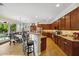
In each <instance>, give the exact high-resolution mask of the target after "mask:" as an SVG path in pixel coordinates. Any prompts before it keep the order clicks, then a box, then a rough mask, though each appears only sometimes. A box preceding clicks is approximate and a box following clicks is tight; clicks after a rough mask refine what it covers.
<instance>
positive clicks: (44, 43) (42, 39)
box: [41, 36, 46, 52]
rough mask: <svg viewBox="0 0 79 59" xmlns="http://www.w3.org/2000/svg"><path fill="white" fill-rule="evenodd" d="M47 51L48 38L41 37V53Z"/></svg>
mask: <svg viewBox="0 0 79 59" xmlns="http://www.w3.org/2000/svg"><path fill="white" fill-rule="evenodd" d="M44 50H46V36H45V37H41V52H42V51H44Z"/></svg>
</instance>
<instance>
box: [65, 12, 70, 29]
mask: <svg viewBox="0 0 79 59" xmlns="http://www.w3.org/2000/svg"><path fill="white" fill-rule="evenodd" d="M70 21H71V20H70V13H69V14H67V15H65V29H66V30H69V29H71V28H70V24H71V22H70Z"/></svg>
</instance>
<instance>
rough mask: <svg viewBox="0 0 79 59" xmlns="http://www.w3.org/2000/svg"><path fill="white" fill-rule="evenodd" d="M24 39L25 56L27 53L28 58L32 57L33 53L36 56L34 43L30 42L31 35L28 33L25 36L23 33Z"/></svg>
mask: <svg viewBox="0 0 79 59" xmlns="http://www.w3.org/2000/svg"><path fill="white" fill-rule="evenodd" d="M22 37H23V44H24V48H23V50H24V54H25V52H27V55H28V56H29V55H30V53H33V55H35V51H34V50H35V49H34V41H33V40H29V34H28V33H27V34H26V35H25V33H23V35H22ZM25 42H26V44H25ZM26 50H27V51H26Z"/></svg>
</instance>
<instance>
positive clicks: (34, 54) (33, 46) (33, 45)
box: [33, 44, 35, 56]
mask: <svg viewBox="0 0 79 59" xmlns="http://www.w3.org/2000/svg"><path fill="white" fill-rule="evenodd" d="M33 55H34V56H35V49H34V44H33Z"/></svg>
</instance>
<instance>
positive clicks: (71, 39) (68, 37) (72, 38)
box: [57, 35, 79, 42]
mask: <svg viewBox="0 0 79 59" xmlns="http://www.w3.org/2000/svg"><path fill="white" fill-rule="evenodd" d="M57 36H60V37H62V38H64V39H67V40H70V41H76V42H79V40H74V37H70V36H62V35H57Z"/></svg>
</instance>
